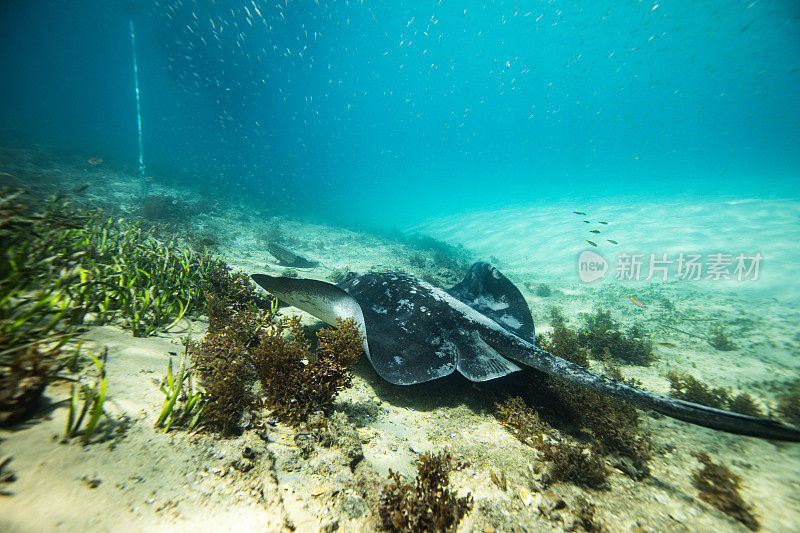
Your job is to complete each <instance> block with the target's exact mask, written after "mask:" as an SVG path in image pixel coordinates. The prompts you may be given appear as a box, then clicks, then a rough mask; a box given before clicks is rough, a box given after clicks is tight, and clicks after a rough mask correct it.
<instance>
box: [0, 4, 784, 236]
mask: <svg viewBox="0 0 800 533" xmlns="http://www.w3.org/2000/svg"><path fill="white" fill-rule="evenodd" d="M129 20H133V21H134V23H135V26H136V32H137V34H138V35H137V48H138V50H137V52H138V59H139V72H140V81H141V95H142V119H143V139H144V161H145V164H146V171H147V173H148V174H152V175H153V176H154V178H155V179H156V180H157V181H160V182H170V183H172V184H177V185H180V186H183V187H186V188H187V189H191V188H194V187H197V186H199V185H200V184H203V185H204V186H206V187H210V188H211V189H212V190H217V191H219V193H220V194H222V193H227V194H229V195H231V196H233V197H238V198H244V199H246V200H248V201H250V202H251V203H252V204H253V207H255V208H258V207H259V206H265V205H268V206H270V207H273V208H278V209H284V210H286V211H291V212H293V213H300V214H303V215H306V216H309V215H314V216H317V217H321V218H322V219H325V220H335V221H343V222H347V223H353V222H357V223H361V224H366V225H369V226H383V227H389V226H392V225H396V226H400V227H406V226H409V225H412V224H414V223H417V222H419V221H421V220H425V219H429V218H432V217H436V216H440V215H446V214H448V215H451V214H454V213H459V212H462V211H465V210H472V209H487V208H493V209H495V208H503V207H507V206H510V205H530V204H540V205H543V204H549V203H552V202H553V201H559V200H565V199H566V200H576V201H582V202H595V203H600V204H602V203H603V202H605V201H606V200H608V199H609V198H611V199H614V200H615V201H619V200H621V201H624V202H629V203H631V204H634V205H635V203H636V202H638V201H641V200H643V199H646V200H659V199H665V198H669V199H680V200H685V201H688V202H691V201H693V200H696V201H700V200H701V199H704V198H707V197H709V196H712V197H715V198H751V197H756V198H797V197H798V196H800V186H799V185H800V180H799V179H798V176H799V175H800V97H799V96H798V92H797V87H798V86H800V8H799V7H798V4H797V3H796V2H792V1H782V2H763V1H762V2H759V1H756V2H747V1H743V2H730V1H709V2H657V1H655V0H649V1H642V2H625V3H620V2H584V3H576V2H512V1H505V2H502V1H484V2H457V3H456V2H444V1H439V2H421V1H416V2H414V1H394V2H377V1H374V0H363V1H362V0H348V1H336V2H334V1H330V0H308V1H289V0H286V1H283V2H266V1H262V0H253V1H248V2H242V1H222V0H218V1H211V0H209V1H189V0H176V1H168V0H162V1H153V2H144V1H142V2H99V1H96V2H92V1H86V2H80V3H78V4H76V3H72V2H60V1H53V0H51V1H45V0H31V1H26V2H4V3H3V5H2V7H0V72H1V73H2V80H3V82H2V84H0V125H1V126H2V130H3V132H4V133H5V134H6V136H7V137H9V138H10V139H12V140H13V139H20V138H22V139H28V140H30V141H49V142H51V143H54V144H57V145H58V146H60V147H62V148H64V149H66V150H73V151H76V152H81V153H86V154H89V155H90V156H97V157H101V158H103V159H105V160H106V161H114V162H115V164H117V165H119V166H127V168H130V169H133V170H134V171H135V169H136V159H137V153H136V152H137V146H136V116H135V103H134V94H133V76H132V67H131V43H130V36H129V31H128V23H129Z"/></svg>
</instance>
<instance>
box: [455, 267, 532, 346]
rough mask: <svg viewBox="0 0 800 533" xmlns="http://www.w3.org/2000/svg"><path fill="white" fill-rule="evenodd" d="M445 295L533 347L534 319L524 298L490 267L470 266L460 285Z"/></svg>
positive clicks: (500, 274) (501, 275)
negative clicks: (487, 318) (460, 302)
mask: <svg viewBox="0 0 800 533" xmlns="http://www.w3.org/2000/svg"><path fill="white" fill-rule="evenodd" d="M447 292H448V293H449V294H450V295H451V296H453V297H454V298H456V299H458V300H460V301H462V302H463V303H465V304H467V305H468V306H470V307H471V308H473V309H475V310H476V311H478V312H479V313H481V314H482V315H485V316H487V317H489V318H490V319H492V320H493V321H495V322H497V324H499V325H500V326H502V327H503V328H504V329H506V330H507V331H509V332H510V333H512V334H514V335H516V336H517V337H521V338H523V339H525V340H526V341H528V342H530V343H533V341H534V329H533V318H532V317H531V310H530V309H529V308H528V304H527V302H526V301H525V297H524V296H522V293H521V292H520V291H519V289H518V288H517V287H516V286H515V285H514V284H513V283H511V281H510V280H509V279H508V278H507V277H505V276H504V275H503V274H502V272H500V271H499V270H497V269H496V268H495V267H493V266H492V265H490V264H489V263H480V262H479V263H475V264H474V265H472V267H470V269H469V272H467V275H466V276H464V279H463V280H462V281H461V283H459V284H458V285H456V286H454V287H453V288H451V289H450V290H448V291H447Z"/></svg>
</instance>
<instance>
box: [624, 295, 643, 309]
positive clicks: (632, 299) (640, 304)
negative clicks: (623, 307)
mask: <svg viewBox="0 0 800 533" xmlns="http://www.w3.org/2000/svg"><path fill="white" fill-rule="evenodd" d="M626 298H628V300H630V301H632V302H633V303H635V304H636V305H637V306H639V307H641V308H642V309H647V305H645V304H644V302H642V301H640V300H637V299H636V298H631V297H630V296H626Z"/></svg>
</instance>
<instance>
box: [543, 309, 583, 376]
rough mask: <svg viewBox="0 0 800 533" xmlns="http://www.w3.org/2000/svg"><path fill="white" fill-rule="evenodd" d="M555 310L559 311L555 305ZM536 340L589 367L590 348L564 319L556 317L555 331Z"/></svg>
mask: <svg viewBox="0 0 800 533" xmlns="http://www.w3.org/2000/svg"><path fill="white" fill-rule="evenodd" d="M553 310H554V311H557V310H556V308H555V307H554V308H553ZM556 317H558V315H556ZM536 340H537V344H539V346H540V347H541V348H542V349H544V350H547V351H548V352H550V353H553V354H555V355H557V356H559V357H562V358H564V359H566V360H567V361H569V362H571V363H575V364H576V365H580V366H582V367H584V368H589V350H588V349H587V348H586V347H585V346H583V345H582V344H581V342H580V341H579V339H578V333H577V332H575V331H573V330H571V329H569V328H568V327H567V326H566V325H565V323H564V322H563V320H558V319H557V318H555V319H554V320H553V331H552V332H550V333H548V334H547V335H543V336H541V337H539V338H538V339H536Z"/></svg>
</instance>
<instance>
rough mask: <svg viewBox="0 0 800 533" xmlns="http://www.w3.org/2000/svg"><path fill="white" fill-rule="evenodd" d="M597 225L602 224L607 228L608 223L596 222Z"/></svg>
mask: <svg viewBox="0 0 800 533" xmlns="http://www.w3.org/2000/svg"><path fill="white" fill-rule="evenodd" d="M597 223H598V224H602V225H604V226H608V222H603V221H602V220H600V221H598V222H597Z"/></svg>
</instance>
